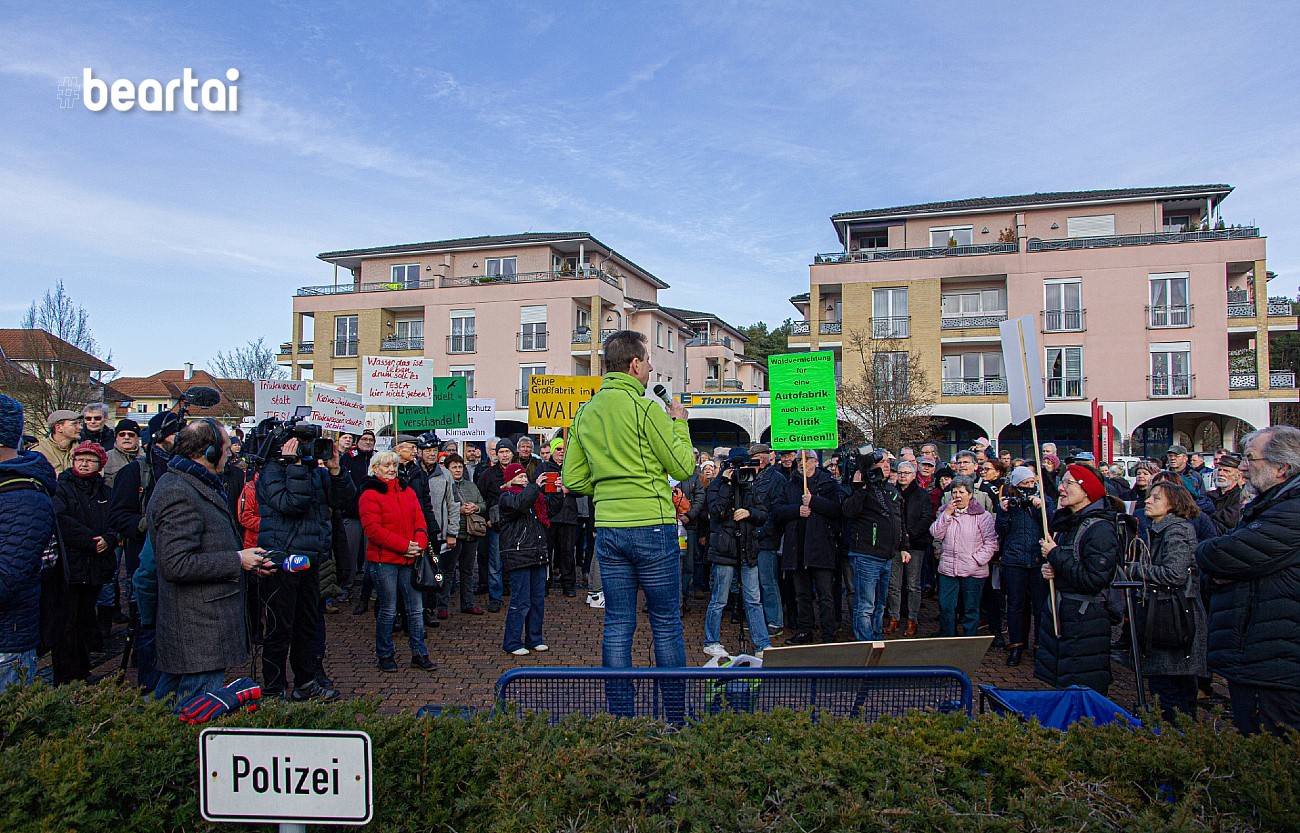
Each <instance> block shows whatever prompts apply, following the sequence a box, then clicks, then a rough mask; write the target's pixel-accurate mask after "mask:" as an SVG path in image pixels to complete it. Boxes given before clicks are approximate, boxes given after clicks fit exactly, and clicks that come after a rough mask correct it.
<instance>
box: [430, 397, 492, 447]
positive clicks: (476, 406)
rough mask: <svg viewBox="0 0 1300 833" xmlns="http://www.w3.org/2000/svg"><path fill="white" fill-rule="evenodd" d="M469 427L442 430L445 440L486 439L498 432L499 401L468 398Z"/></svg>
mask: <svg viewBox="0 0 1300 833" xmlns="http://www.w3.org/2000/svg"><path fill="white" fill-rule="evenodd" d="M465 414H466V422H467V423H468V427H465V428H451V429H448V430H446V431H443V432H441V434H442V438H443V439H444V440H486V439H487V438H488V437H491V436H493V435H494V434H496V425H497V401H496V400H495V399H468V400H466V402H465Z"/></svg>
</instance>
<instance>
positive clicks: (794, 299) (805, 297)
mask: <svg viewBox="0 0 1300 833" xmlns="http://www.w3.org/2000/svg"><path fill="white" fill-rule="evenodd" d="M811 301H812V295H811V293H808V292H802V293H800V294H798V295H791V296H790V303H792V304H807V303H810V302H811Z"/></svg>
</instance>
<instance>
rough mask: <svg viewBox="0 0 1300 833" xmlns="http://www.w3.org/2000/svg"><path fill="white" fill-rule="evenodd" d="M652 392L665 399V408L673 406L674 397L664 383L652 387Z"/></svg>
mask: <svg viewBox="0 0 1300 833" xmlns="http://www.w3.org/2000/svg"><path fill="white" fill-rule="evenodd" d="M651 392H652V393H654V395H655V396H657V397H659V398H660V399H661V400H663V403H664V407H665V408H671V407H672V406H673V400H672V397H671V396H669V395H668V388H666V387H664V386H663V385H655V386H654V387H653V388H651Z"/></svg>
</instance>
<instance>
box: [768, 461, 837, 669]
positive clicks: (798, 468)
mask: <svg viewBox="0 0 1300 833" xmlns="http://www.w3.org/2000/svg"><path fill="white" fill-rule="evenodd" d="M799 458H800V459H799V460H798V462H797V463H796V465H795V474H794V476H792V477H791V478H790V479H789V480H788V481H786V484H785V491H784V492H783V493H782V497H781V498H780V499H779V502H778V503H777V504H776V507H775V515H776V519H777V521H779V522H780V523H782V524H784V525H785V540H784V542H783V545H782V548H781V569H783V570H786V571H788V572H790V573H791V574H792V576H793V579H794V604H795V635H794V637H793V638H792V639H791V640H790V642H791V643H792V644H795V645H807V644H809V643H812V642H814V641H815V638H814V636H813V627H814V626H815V624H817V623H818V622H819V623H820V625H821V630H822V641H823V642H834V641H835V638H836V634H835V595H834V583H833V579H834V576H835V550H836V537H837V534H838V530H839V528H840V525H841V519H842V517H843V515H842V513H841V509H840V507H841V504H842V503H843V501H844V495H843V493H842V492H840V488H839V483H838V482H836V480H835V478H833V477H831V476H830V475H829V474H827V473H826V470H825V469H823V468H822V467H821V466H820V465H818V462H817V452H815V451H801V452H799ZM814 587H815V588H816V593H817V599H818V610H817V614H818V615H817V617H816V620H814V615H813V590H814Z"/></svg>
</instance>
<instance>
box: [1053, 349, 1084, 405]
mask: <svg viewBox="0 0 1300 833" xmlns="http://www.w3.org/2000/svg"><path fill="white" fill-rule="evenodd" d="M1047 398H1048V399H1081V398H1083V348H1082V347H1048V348H1047Z"/></svg>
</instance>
